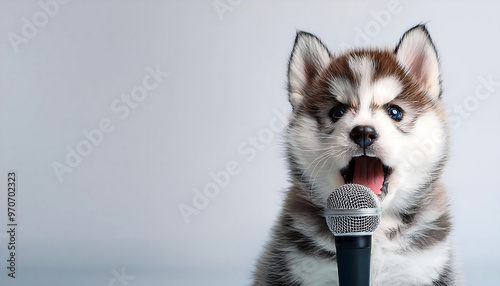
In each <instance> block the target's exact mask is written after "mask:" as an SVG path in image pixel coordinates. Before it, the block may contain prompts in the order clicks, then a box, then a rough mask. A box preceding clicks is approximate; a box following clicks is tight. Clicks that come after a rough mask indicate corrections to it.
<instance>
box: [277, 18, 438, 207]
mask: <svg viewBox="0 0 500 286" xmlns="http://www.w3.org/2000/svg"><path fill="white" fill-rule="evenodd" d="M440 92H441V91H440V82H439V67H438V61H437V57H436V52H435V49H434V46H433V44H432V42H431V40H430V37H429V35H428V33H427V31H426V30H425V28H424V27H423V26H417V27H415V28H413V29H411V30H410V31H408V32H407V33H406V34H405V35H404V36H403V38H402V40H401V41H400V43H399V44H398V46H397V48H396V50H395V51H390V50H384V51H380V50H361V51H352V52H349V53H346V54H343V55H340V56H335V57H332V56H331V55H330V53H329V52H328V50H327V49H326V47H325V46H324V45H323V44H322V43H321V42H320V41H319V40H318V39H317V38H316V37H314V36H313V35H311V34H307V33H299V34H298V36H297V39H296V42H295V47H294V50H293V53H292V57H291V59H290V67H289V93H290V102H291V103H292V106H293V109H294V112H293V115H292V119H291V121H290V125H289V128H288V132H287V143H288V153H289V156H290V158H291V165H292V172H293V175H294V176H296V177H297V178H299V179H300V181H301V182H302V183H303V184H304V186H305V187H306V188H307V189H309V190H310V195H311V198H312V199H313V200H315V201H316V202H317V203H319V204H322V203H324V202H325V200H326V198H327V197H328V195H329V194H330V193H331V192H332V191H333V190H334V189H335V188H337V187H338V186H340V185H342V184H345V183H358V184H361V185H365V186H367V187H369V188H370V189H371V190H372V191H373V192H374V193H375V194H376V195H378V196H379V198H381V199H382V200H383V207H384V208H385V209H391V208H393V209H394V210H397V209H401V208H404V209H405V208H408V207H410V206H409V205H410V204H411V197H412V196H418V195H419V192H421V193H423V192H425V189H426V188H427V186H428V185H429V184H430V183H431V182H432V181H433V180H435V178H437V176H438V175H439V173H440V170H441V167H442V166H443V164H444V161H445V159H446V127H445V126H446V124H445V116H444V112H443V110H442V106H441V102H440V100H439V97H440Z"/></svg>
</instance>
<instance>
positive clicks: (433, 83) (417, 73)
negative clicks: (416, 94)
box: [395, 25, 441, 100]
mask: <svg viewBox="0 0 500 286" xmlns="http://www.w3.org/2000/svg"><path fill="white" fill-rule="evenodd" d="M395 53H396V57H397V59H398V61H399V63H400V64H401V65H402V66H403V67H404V68H405V70H406V71H407V73H408V74H410V76H412V77H413V78H414V79H415V80H416V81H417V82H418V83H419V84H420V86H421V87H422V88H423V89H424V90H425V91H427V94H428V95H429V96H430V97H431V98H432V99H434V100H436V99H439V98H440V97H441V82H440V79H439V62H438V57H437V53H436V48H435V47H434V44H433V43H432V40H431V37H430V35H429V32H427V29H426V28H425V26H424V25H418V26H415V27H413V28H411V29H410V30H408V31H407V32H406V33H405V34H404V35H403V37H402V38H401V40H400V41H399V44H398V45H397V46H396V50H395Z"/></svg>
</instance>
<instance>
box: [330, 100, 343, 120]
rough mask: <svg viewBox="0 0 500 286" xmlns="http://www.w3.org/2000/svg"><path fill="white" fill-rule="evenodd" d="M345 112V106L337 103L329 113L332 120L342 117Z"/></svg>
mask: <svg viewBox="0 0 500 286" xmlns="http://www.w3.org/2000/svg"><path fill="white" fill-rule="evenodd" d="M344 113H345V106H344V105H342V104H339V105H337V106H335V107H334V108H333V109H332V111H330V115H331V117H332V120H333V122H335V121H337V120H339V119H340V117H342V116H343V115H344Z"/></svg>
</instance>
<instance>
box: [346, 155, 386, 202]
mask: <svg viewBox="0 0 500 286" xmlns="http://www.w3.org/2000/svg"><path fill="white" fill-rule="evenodd" d="M352 182H353V183H354V184H359V185H363V186H366V187H368V188H370V189H371V190H372V191H373V192H374V193H375V195H380V194H381V193H382V184H383V183H384V169H383V167H382V162H380V160H379V159H377V158H372V157H359V158H354V175H353V177H352Z"/></svg>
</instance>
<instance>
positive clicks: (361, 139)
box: [349, 126, 378, 149]
mask: <svg viewBox="0 0 500 286" xmlns="http://www.w3.org/2000/svg"><path fill="white" fill-rule="evenodd" d="M349 135H350V136H351V139H352V141H354V143H356V144H358V145H359V146H361V148H363V149H366V147H368V146H370V145H372V143H373V141H375V139H377V137H378V134H377V131H375V128H373V127H372V126H356V127H354V128H353V129H352V130H351V133H350V134H349Z"/></svg>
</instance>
